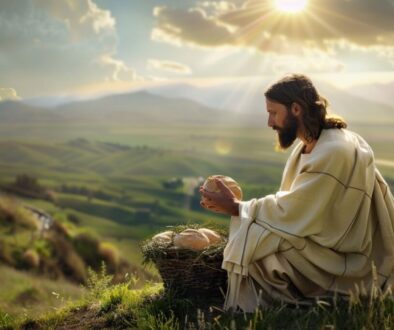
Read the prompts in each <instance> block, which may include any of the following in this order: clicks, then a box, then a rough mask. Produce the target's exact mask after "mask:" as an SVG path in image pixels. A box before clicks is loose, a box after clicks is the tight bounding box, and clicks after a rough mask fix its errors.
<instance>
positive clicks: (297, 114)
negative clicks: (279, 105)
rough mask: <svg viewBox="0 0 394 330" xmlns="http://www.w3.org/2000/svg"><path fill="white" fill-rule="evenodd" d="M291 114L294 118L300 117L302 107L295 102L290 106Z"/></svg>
mask: <svg viewBox="0 0 394 330" xmlns="http://www.w3.org/2000/svg"><path fill="white" fill-rule="evenodd" d="M291 113H292V114H293V116H295V117H301V115H302V107H301V106H300V105H299V104H298V103H297V102H293V104H292V105H291Z"/></svg>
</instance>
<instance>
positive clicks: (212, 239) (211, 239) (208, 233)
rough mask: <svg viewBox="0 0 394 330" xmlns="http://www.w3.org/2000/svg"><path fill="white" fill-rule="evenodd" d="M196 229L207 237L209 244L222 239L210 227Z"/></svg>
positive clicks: (217, 242)
mask: <svg viewBox="0 0 394 330" xmlns="http://www.w3.org/2000/svg"><path fill="white" fill-rule="evenodd" d="M198 231H199V232H200V233H203V234H204V235H205V236H207V237H208V239H209V245H215V244H219V243H220V242H221V241H222V237H221V236H220V235H219V234H218V233H217V232H216V231H214V230H212V229H208V228H199V229H198Z"/></svg>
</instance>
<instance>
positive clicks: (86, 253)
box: [73, 232, 101, 269]
mask: <svg viewBox="0 0 394 330" xmlns="http://www.w3.org/2000/svg"><path fill="white" fill-rule="evenodd" d="M73 245H74V248H75V250H76V251H77V253H78V254H79V255H80V256H81V258H82V259H83V260H84V261H85V262H86V263H87V264H88V265H89V266H91V267H92V268H94V269H98V268H99V267H100V263H101V258H100V255H99V246H100V242H99V240H98V238H97V237H96V236H95V235H93V234H91V233H89V232H84V233H80V234H78V235H76V236H75V237H74V238H73Z"/></svg>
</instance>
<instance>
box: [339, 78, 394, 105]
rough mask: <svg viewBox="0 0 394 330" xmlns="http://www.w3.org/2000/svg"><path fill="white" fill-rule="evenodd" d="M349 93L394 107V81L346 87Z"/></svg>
mask: <svg viewBox="0 0 394 330" xmlns="http://www.w3.org/2000/svg"><path fill="white" fill-rule="evenodd" d="M346 91H347V92H348V93H349V94H352V95H355V96H358V97H361V98H363V99H366V100H370V101H373V102H376V103H380V104H384V105H388V106H391V107H394V103H393V92H394V82H391V83H387V84H377V83H375V84H365V85H358V86H352V87H349V88H347V89H346Z"/></svg>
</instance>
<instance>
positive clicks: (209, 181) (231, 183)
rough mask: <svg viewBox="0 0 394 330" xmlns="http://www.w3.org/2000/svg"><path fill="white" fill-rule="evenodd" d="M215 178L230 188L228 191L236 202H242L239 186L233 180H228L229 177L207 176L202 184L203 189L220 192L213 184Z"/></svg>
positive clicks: (214, 183)
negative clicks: (232, 194)
mask: <svg viewBox="0 0 394 330" xmlns="http://www.w3.org/2000/svg"><path fill="white" fill-rule="evenodd" d="M215 178H218V179H221V180H222V181H223V183H224V184H225V185H226V186H227V187H229V188H230V190H231V191H232V192H233V193H234V195H235V197H236V198H237V199H238V200H242V189H241V187H240V186H239V184H238V183H237V182H236V181H235V180H234V179H233V178H230V177H229V176H225V175H211V176H209V177H208V178H207V179H206V180H205V182H204V184H203V188H204V189H205V190H207V191H210V192H220V189H219V187H218V186H217V184H216V182H215Z"/></svg>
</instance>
